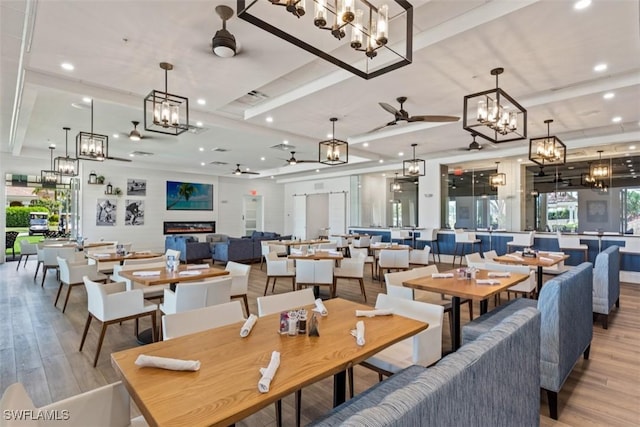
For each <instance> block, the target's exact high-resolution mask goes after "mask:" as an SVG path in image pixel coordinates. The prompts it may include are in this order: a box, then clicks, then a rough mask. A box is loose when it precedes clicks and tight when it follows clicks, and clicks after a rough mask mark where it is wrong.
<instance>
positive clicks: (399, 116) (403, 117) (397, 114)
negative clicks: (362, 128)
mask: <svg viewBox="0 0 640 427" xmlns="http://www.w3.org/2000/svg"><path fill="white" fill-rule="evenodd" d="M396 101H398V103H399V104H400V109H399V110H398V109H396V108H394V107H392V106H391V105H389V104H387V103H386V102H379V103H378V104H379V105H380V106H381V107H382V108H383V109H384V110H385V111H387V112H389V113H391V114H393V115H394V119H393V121H390V122H389V123H387V124H386V125H383V126H380V127H377V128H375V129H373V130H371V131H370V132H375V131H377V130H380V129H383V128H385V127H387V126H393V125H395V124H397V123H398V122H409V123H412V122H433V123H443V122H457V121H458V120H460V117H457V116H430V115H423V116H410V115H409V113H408V112H407V111H406V110H405V109H404V107H403V105H404V103H405V102H406V101H407V97H406V96H400V97H398V98H396Z"/></svg>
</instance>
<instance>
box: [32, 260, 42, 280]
mask: <svg viewBox="0 0 640 427" xmlns="http://www.w3.org/2000/svg"><path fill="white" fill-rule="evenodd" d="M40 264H42V261H38V263H37V264H36V272H35V273H33V280H36V276H37V275H38V270H40Z"/></svg>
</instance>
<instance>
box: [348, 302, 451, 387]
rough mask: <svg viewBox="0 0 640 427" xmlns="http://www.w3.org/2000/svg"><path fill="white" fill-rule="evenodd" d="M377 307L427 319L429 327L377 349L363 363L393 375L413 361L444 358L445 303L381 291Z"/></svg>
mask: <svg viewBox="0 0 640 427" xmlns="http://www.w3.org/2000/svg"><path fill="white" fill-rule="evenodd" d="M375 308H376V309H377V310H381V309H392V310H393V315H396V314H397V315H399V316H404V317H408V318H410V319H414V320H417V321H420V322H425V323H428V324H429V327H428V328H427V329H425V330H424V331H421V332H418V333H417V334H416V335H414V336H413V337H411V338H407V339H405V340H403V341H400V342H399V343H396V344H394V345H392V346H390V347H387V348H385V349H384V350H382V351H380V352H378V353H376V354H375V355H374V356H372V357H370V358H368V359H366V360H365V361H364V362H362V363H361V365H362V366H364V367H367V368H369V369H373V370H374V371H376V372H378V375H379V376H380V379H382V376H383V375H386V376H390V375H393V374H395V373H397V372H399V371H400V370H402V369H404V368H407V367H409V366H411V365H421V366H429V365H432V364H434V363H436V362H437V361H438V360H440V359H441V358H442V321H443V316H444V308H443V307H442V306H441V305H437V304H429V303H426V302H420V301H413V300H408V299H405V298H397V297H392V296H390V295H386V294H378V299H377V300H376V307H375Z"/></svg>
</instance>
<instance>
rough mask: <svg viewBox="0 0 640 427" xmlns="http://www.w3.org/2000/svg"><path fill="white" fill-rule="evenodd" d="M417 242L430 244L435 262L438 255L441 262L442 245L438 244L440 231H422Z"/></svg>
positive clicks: (435, 229) (429, 229)
mask: <svg viewBox="0 0 640 427" xmlns="http://www.w3.org/2000/svg"><path fill="white" fill-rule="evenodd" d="M416 240H419V241H422V242H427V243H429V245H428V246H429V247H430V248H431V254H432V255H433V262H434V263H435V262H436V254H438V262H441V261H440V245H439V244H438V229H437V228H426V229H424V230H421V231H420V237H418V238H417V239H416Z"/></svg>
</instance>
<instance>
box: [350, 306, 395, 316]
mask: <svg viewBox="0 0 640 427" xmlns="http://www.w3.org/2000/svg"><path fill="white" fill-rule="evenodd" d="M390 314H393V309H392V308H381V309H378V310H356V317H374V316H389V315H390Z"/></svg>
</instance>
